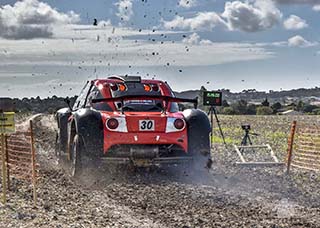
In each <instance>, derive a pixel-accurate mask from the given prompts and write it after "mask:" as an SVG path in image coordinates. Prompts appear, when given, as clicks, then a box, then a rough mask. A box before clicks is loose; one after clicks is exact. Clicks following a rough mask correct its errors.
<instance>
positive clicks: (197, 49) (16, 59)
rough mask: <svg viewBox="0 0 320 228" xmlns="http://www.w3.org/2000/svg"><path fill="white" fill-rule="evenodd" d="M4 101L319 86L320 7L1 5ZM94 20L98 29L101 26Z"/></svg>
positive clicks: (266, 3) (126, 1)
mask: <svg viewBox="0 0 320 228" xmlns="http://www.w3.org/2000/svg"><path fill="white" fill-rule="evenodd" d="M0 6H1V8H0V97H3V96H9V97H19V98H22V97H31V96H32V97H35V96H38V95H39V96H41V97H48V96H52V95H58V96H72V95H76V94H78V93H79V92H80V90H81V88H82V87H83V85H84V83H85V81H87V80H90V79H94V78H106V77H108V76H110V75H140V76H141V77H143V78H156V79H160V80H164V81H167V82H168V83H169V84H170V85H171V87H172V89H174V90H175V91H182V90H190V89H199V88H200V87H201V86H202V85H204V86H205V87H206V88H207V89H212V90H214V89H223V88H225V89H230V90H231V91H234V92H237V91H242V90H244V89H257V90H260V91H269V90H277V91H279V90H289V89H293V88H302V87H304V88H311V87H316V86H318V87H319V84H320V67H319V63H320V39H319V36H320V33H319V32H320V31H319V30H320V26H319V23H318V22H319V19H320V0H243V1H241V0H229V1H224V0H161V1H158V0H113V1H112V0H91V1H86V0H68V1H65V0H47V1H40V0H22V1H11V0H0ZM94 19H96V20H97V25H96V26H95V25H93V22H94Z"/></svg>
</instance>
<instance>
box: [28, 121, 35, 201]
mask: <svg viewBox="0 0 320 228" xmlns="http://www.w3.org/2000/svg"><path fill="white" fill-rule="evenodd" d="M30 140H31V142H30V143H31V163H32V164H31V165H32V187H33V203H34V206H36V205H37V173H36V153H35V149H34V138H33V125H32V120H30Z"/></svg>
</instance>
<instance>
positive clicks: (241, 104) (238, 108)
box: [232, 100, 248, 115]
mask: <svg viewBox="0 0 320 228" xmlns="http://www.w3.org/2000/svg"><path fill="white" fill-rule="evenodd" d="M247 105H248V103H247V102H246V101H245V100H239V101H238V102H236V103H234V104H232V107H233V109H234V111H235V112H236V113H237V114H242V115H244V114H247Z"/></svg>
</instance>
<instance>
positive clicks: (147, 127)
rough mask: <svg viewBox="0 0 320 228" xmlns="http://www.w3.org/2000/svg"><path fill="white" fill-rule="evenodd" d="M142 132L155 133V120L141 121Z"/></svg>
mask: <svg viewBox="0 0 320 228" xmlns="http://www.w3.org/2000/svg"><path fill="white" fill-rule="evenodd" d="M139 128H140V131H154V120H139Z"/></svg>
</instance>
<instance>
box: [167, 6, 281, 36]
mask: <svg viewBox="0 0 320 228" xmlns="http://www.w3.org/2000/svg"><path fill="white" fill-rule="evenodd" d="M281 18H282V13H281V12H280V10H279V9H278V8H277V7H276V6H275V3H274V2H273V1H272V0H256V1H254V2H253V1H247V2H241V1H233V2H226V3H225V9H224V12H223V13H222V14H221V15H220V14H218V13H216V12H200V13H198V14H197V15H196V16H194V17H191V18H184V17H182V16H176V17H175V18H174V19H173V20H171V21H164V22H163V24H164V27H165V28H167V29H169V28H180V29H188V30H208V31H210V30H212V29H214V28H215V27H217V26H222V27H226V28H228V29H229V30H231V31H232V30H240V31H245V32H258V31H262V30H266V29H269V28H271V27H273V26H274V25H276V24H278V23H279V22H280V21H281Z"/></svg>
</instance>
